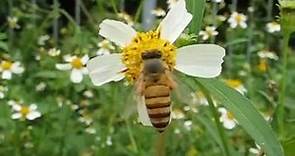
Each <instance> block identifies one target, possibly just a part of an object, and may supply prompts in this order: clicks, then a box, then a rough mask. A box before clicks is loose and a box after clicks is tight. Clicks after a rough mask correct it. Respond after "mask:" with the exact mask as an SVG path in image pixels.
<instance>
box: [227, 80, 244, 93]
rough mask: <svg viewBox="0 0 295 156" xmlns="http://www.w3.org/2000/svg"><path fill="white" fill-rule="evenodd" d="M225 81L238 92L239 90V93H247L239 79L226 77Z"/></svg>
mask: <svg viewBox="0 0 295 156" xmlns="http://www.w3.org/2000/svg"><path fill="white" fill-rule="evenodd" d="M225 83H226V84H227V85H228V86H230V87H231V88H233V89H235V90H237V91H238V92H240V93H241V94H243V95H244V94H246V93H247V89H246V88H245V86H244V85H243V83H242V81H241V80H238V79H228V80H226V81H225Z"/></svg>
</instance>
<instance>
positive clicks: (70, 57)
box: [63, 54, 74, 62]
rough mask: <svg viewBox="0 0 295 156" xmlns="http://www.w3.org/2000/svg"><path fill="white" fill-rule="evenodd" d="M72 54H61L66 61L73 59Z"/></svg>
mask: <svg viewBox="0 0 295 156" xmlns="http://www.w3.org/2000/svg"><path fill="white" fill-rule="evenodd" d="M73 58H74V57H73V56H71V55H69V54H68V55H64V56H63V59H64V60H65V61H66V62H72V61H73Z"/></svg>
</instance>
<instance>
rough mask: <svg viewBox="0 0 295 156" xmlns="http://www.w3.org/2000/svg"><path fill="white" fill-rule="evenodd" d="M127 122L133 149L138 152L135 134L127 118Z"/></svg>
mask: <svg viewBox="0 0 295 156" xmlns="http://www.w3.org/2000/svg"><path fill="white" fill-rule="evenodd" d="M125 123H126V126H127V131H128V135H129V139H130V141H131V144H132V146H133V149H134V150H135V152H136V153H138V148H137V144H136V141H135V139H134V136H133V133H132V130H131V128H130V123H129V122H128V120H127V119H125Z"/></svg>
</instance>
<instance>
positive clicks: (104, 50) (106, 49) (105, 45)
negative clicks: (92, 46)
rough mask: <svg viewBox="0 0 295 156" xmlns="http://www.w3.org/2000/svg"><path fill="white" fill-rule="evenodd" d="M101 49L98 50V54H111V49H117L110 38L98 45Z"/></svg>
mask: <svg viewBox="0 0 295 156" xmlns="http://www.w3.org/2000/svg"><path fill="white" fill-rule="evenodd" d="M97 46H98V47H99V49H98V50H97V52H96V55H97V56H103V55H109V54H110V53H111V50H115V47H114V46H113V45H112V43H111V42H110V41H109V40H102V41H101V42H99V43H98V45H97Z"/></svg>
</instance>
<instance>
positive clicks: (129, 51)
mask: <svg viewBox="0 0 295 156" xmlns="http://www.w3.org/2000/svg"><path fill="white" fill-rule="evenodd" d="M191 19H192V15H191V14H190V13H189V12H188V11H187V10H186V4H185V0H178V1H177V3H176V4H175V5H174V7H172V8H171V9H170V10H169V11H168V13H167V15H166V16H165V18H164V19H163V20H162V21H161V22H160V25H159V27H158V28H157V29H156V30H154V31H149V32H136V31H135V30H134V29H133V28H132V27H131V26H129V25H127V24H124V23H123V22H120V21H115V20H109V19H106V20H104V21H103V22H102V23H101V24H100V25H99V28H100V30H99V34H100V35H101V36H103V37H105V38H106V39H108V40H109V41H112V42H114V43H115V44H117V45H118V46H120V47H121V48H122V54H119V53H114V54H110V55H104V56H97V57H95V58H93V59H91V60H90V61H89V62H88V63H87V68H88V71H89V76H90V78H91V80H92V82H93V83H94V85H96V86H101V85H103V84H106V83H109V82H111V81H120V80H122V79H123V78H124V77H126V79H127V80H128V82H129V83H130V84H133V83H134V82H136V81H138V80H139V75H140V73H141V67H142V66H143V59H142V56H143V53H144V52H147V51H151V49H152V50H157V51H158V53H160V55H161V56H160V57H161V59H162V60H163V63H165V65H167V67H168V69H171V70H172V69H176V70H177V71H179V72H182V73H184V74H186V75H189V76H194V77H202V78H213V77H216V76H218V75H219V74H220V73H221V70H222V66H221V64H222V62H223V57H224V56H225V50H224V48H222V47H220V46H218V45H215V44H195V45H189V46H184V47H181V48H178V49H177V48H176V46H175V45H173V43H174V42H175V41H176V39H177V38H178V37H179V36H180V35H181V34H182V32H183V31H184V29H185V28H186V26H187V25H188V24H189V23H190V21H191ZM167 72H169V71H168V70H167ZM138 104H139V105H138V107H137V108H138V112H139V119H140V121H141V122H142V124H143V125H151V123H150V121H149V117H148V115H147V110H146V107H145V105H142V103H138Z"/></svg>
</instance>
